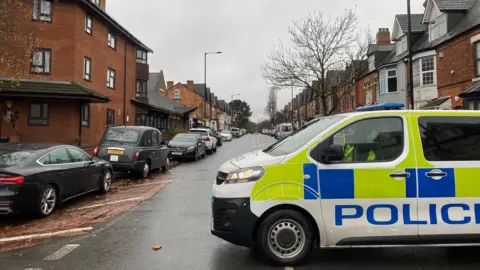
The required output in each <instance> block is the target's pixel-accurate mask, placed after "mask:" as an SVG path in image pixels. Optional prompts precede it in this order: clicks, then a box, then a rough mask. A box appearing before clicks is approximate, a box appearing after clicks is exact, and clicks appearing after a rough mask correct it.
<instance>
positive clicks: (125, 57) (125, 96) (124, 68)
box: [123, 41, 127, 126]
mask: <svg viewBox="0 0 480 270" xmlns="http://www.w3.org/2000/svg"><path fill="white" fill-rule="evenodd" d="M126 99H127V41H125V55H124V66H123V125H125V126H126V125H127V112H126V111H125V110H126V109H127V100H126Z"/></svg>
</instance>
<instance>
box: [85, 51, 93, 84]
mask: <svg viewBox="0 0 480 270" xmlns="http://www.w3.org/2000/svg"><path fill="white" fill-rule="evenodd" d="M83 79H84V80H87V81H91V80H92V59H90V58H88V57H85V59H84V60H83Z"/></svg>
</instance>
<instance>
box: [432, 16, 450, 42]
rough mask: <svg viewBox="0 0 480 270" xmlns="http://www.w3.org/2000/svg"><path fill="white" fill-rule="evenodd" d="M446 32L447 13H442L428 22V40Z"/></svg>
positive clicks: (439, 36)
mask: <svg viewBox="0 0 480 270" xmlns="http://www.w3.org/2000/svg"><path fill="white" fill-rule="evenodd" d="M446 34H447V15H446V14H444V13H442V14H440V15H438V17H437V18H435V19H434V20H432V21H430V23H429V24H428V39H429V41H430V42H432V41H434V40H436V39H438V38H441V37H442V36H444V35H446Z"/></svg>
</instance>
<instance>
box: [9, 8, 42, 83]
mask: <svg viewBox="0 0 480 270" xmlns="http://www.w3.org/2000/svg"><path fill="white" fill-rule="evenodd" d="M0 18H2V19H1V20H0V75H3V76H5V75H6V76H8V77H10V78H12V79H18V78H20V77H21V76H22V75H25V74H26V73H28V72H29V67H30V59H31V56H32V50H33V48H34V45H35V43H36V38H35V35H34V31H32V29H31V28H30V25H31V24H29V23H28V22H29V21H31V20H32V1H25V0H2V1H0ZM17 83H18V81H17Z"/></svg>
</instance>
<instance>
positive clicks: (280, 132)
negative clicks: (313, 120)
mask: <svg viewBox="0 0 480 270" xmlns="http://www.w3.org/2000/svg"><path fill="white" fill-rule="evenodd" d="M292 133H293V125H292V123H282V124H280V125H278V127H277V135H276V137H277V139H279V140H281V139H283V138H285V137H287V136H290V134H292Z"/></svg>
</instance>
